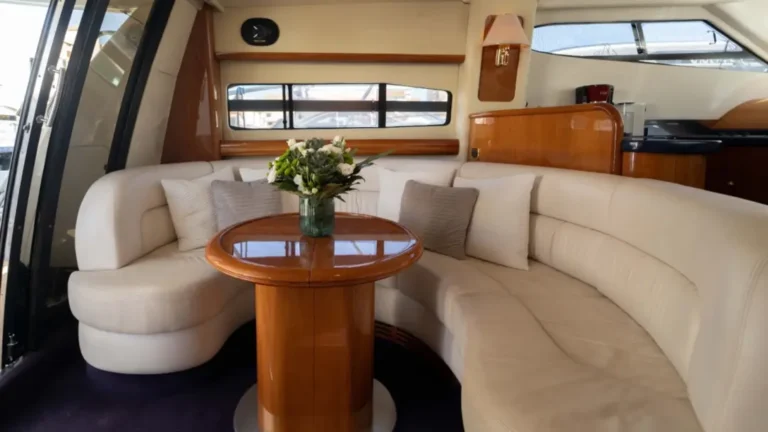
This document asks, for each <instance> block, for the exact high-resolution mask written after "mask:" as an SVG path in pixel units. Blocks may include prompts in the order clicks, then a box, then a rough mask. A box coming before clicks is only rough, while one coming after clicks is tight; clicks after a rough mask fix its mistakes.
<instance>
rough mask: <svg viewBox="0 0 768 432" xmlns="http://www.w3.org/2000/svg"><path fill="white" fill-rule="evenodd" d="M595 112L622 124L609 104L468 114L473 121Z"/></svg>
mask: <svg viewBox="0 0 768 432" xmlns="http://www.w3.org/2000/svg"><path fill="white" fill-rule="evenodd" d="M595 110H599V111H604V112H605V113H606V114H608V115H609V116H610V117H612V118H613V119H614V120H615V121H616V122H620V123H621V124H622V125H623V124H624V119H623V118H622V117H621V113H619V111H618V110H617V109H616V107H614V106H613V105H611V104H609V103H588V104H578V105H563V106H554V107H543V108H523V109H512V110H499V111H486V112H479V113H474V114H470V115H469V118H470V119H475V118H480V117H511V116H532V115H539V114H560V113H575V112H586V111H595ZM622 133H623V131H622Z"/></svg>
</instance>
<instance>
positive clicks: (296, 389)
mask: <svg viewBox="0 0 768 432" xmlns="http://www.w3.org/2000/svg"><path fill="white" fill-rule="evenodd" d="M256 320H257V324H256V329H257V344H258V350H257V357H258V359H257V365H258V371H257V375H258V379H257V383H258V387H259V407H258V410H259V424H260V426H261V428H262V429H261V430H265V431H286V432H293V431H319V432H322V431H327V432H337V431H338V432H347V431H349V432H353V431H354V432H356V431H363V430H366V427H369V426H370V424H371V419H372V405H371V395H372V391H373V341H374V284H373V283H372V282H369V283H365V284H361V285H344V286H339V287H327V288H323V289H319V290H310V289H306V288H297V287H293V288H286V287H276V286H268V285H256Z"/></svg>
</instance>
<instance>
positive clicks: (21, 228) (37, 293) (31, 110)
mask: <svg viewBox="0 0 768 432" xmlns="http://www.w3.org/2000/svg"><path fill="white" fill-rule="evenodd" d="M2 1H3V0H0V3H1V2H2ZM157 5H162V6H161V7H156V6H157ZM172 5H173V1H172V0H167V1H163V2H152V1H146V0H87V1H83V0H77V1H76V0H54V1H52V2H51V5H50V7H49V9H48V13H47V15H46V21H45V24H46V27H44V31H43V36H42V37H41V42H40V46H39V48H38V51H37V53H36V56H35V64H34V66H33V70H34V71H35V74H33V75H32V82H31V83H30V85H29V90H28V94H27V99H26V102H25V110H26V111H25V112H24V114H23V116H22V117H23V118H22V121H21V123H20V124H23V127H22V130H21V131H20V133H19V135H18V137H17V141H16V148H15V151H14V157H13V159H12V161H11V164H10V174H9V179H10V180H9V187H8V190H9V192H12V193H8V194H7V195H8V198H7V199H6V205H5V207H4V217H3V224H4V225H3V226H2V227H1V228H2V231H0V236H2V238H0V242H2V258H3V275H2V280H1V281H0V282H1V283H2V285H0V287H2V288H1V289H2V290H4V292H5V296H6V301H5V302H4V304H5V316H4V317H0V318H2V319H0V322H2V323H3V329H2V334H3V344H2V347H4V352H3V353H2V356H1V357H0V358H2V364H3V365H8V364H12V363H13V362H15V361H16V360H17V359H18V358H19V357H20V356H21V355H23V354H24V353H25V352H26V351H28V350H30V349H36V348H37V347H38V346H39V345H40V344H41V343H42V341H43V340H44V339H45V336H46V335H47V334H50V333H52V332H54V331H56V330H57V329H58V328H61V327H62V326H65V325H67V323H68V322H69V323H73V319H72V317H71V314H70V312H69V307H68V304H67V302H66V286H67V279H68V276H69V274H71V272H73V271H74V270H76V269H77V261H76V258H75V251H74V236H75V220H76V216H77V210H78V208H79V206H80V202H81V201H82V198H83V196H84V195H85V192H86V191H87V189H88V188H89V187H90V185H91V184H92V183H93V182H94V181H96V180H97V179H98V178H100V177H101V176H103V175H104V174H105V172H106V165H107V161H108V158H109V155H110V150H111V148H112V146H113V141H114V139H113V138H114V137H116V136H118V135H119V136H123V132H124V131H122V130H119V129H120V126H122V127H123V128H133V124H129V123H128V122H125V121H121V119H122V118H124V111H126V110H127V109H126V106H129V107H130V104H128V103H126V101H133V100H136V99H138V101H140V100H141V93H142V92H143V88H144V87H143V86H144V84H141V85H137V79H136V78H135V77H137V76H143V80H144V83H145V82H146V78H147V74H148V71H149V69H148V68H149V66H150V65H151V64H152V61H153V59H154V54H155V52H156V50H157V45H158V44H159V39H160V37H161V36H162V32H163V30H164V28H165V23H166V22H167V20H168V16H169V15H170V10H171V7H172ZM0 6H1V5H0ZM147 29H150V30H152V31H151V32H149V33H150V34H151V36H152V37H151V38H148V37H147V36H148V35H147V31H146V30H147ZM137 95H138V96H137ZM118 125H120V126H118ZM0 307H2V306H0Z"/></svg>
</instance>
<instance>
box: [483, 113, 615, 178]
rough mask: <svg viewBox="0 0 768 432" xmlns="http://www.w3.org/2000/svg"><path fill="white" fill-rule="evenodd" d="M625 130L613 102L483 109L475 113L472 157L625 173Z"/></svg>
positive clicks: (484, 159) (522, 163)
mask: <svg viewBox="0 0 768 432" xmlns="http://www.w3.org/2000/svg"><path fill="white" fill-rule="evenodd" d="M623 134H624V123H623V120H622V118H621V114H619V112H618V111H617V110H616V108H615V107H614V106H613V105H610V104H583V105H569V106H560V107H551V108H525V109H518V110H505V111H491V112H485V113H477V114H472V115H470V134H469V142H470V144H469V145H470V152H469V158H470V160H477V161H482V162H500V163H513V164H521V165H537V166H547V167H555V168H566V169H573V170H580V171H592V172H601V173H610V174H621V140H622V138H623ZM473 154H477V157H476V158H474V157H473Z"/></svg>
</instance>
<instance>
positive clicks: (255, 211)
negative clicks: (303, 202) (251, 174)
mask: <svg viewBox="0 0 768 432" xmlns="http://www.w3.org/2000/svg"><path fill="white" fill-rule="evenodd" d="M211 195H212V197H213V212H214V214H215V215H216V225H217V226H218V227H219V229H220V230H221V229H224V228H226V227H228V226H231V225H234V224H236V223H239V222H244V221H247V220H250V219H256V218H260V217H264V216H269V215H273V214H278V213H281V210H282V202H281V201H280V191H279V190H278V189H277V188H276V187H274V186H272V185H271V184H269V183H267V180H266V179H263V180H257V181H252V182H230V181H218V180H217V181H214V182H213V183H211Z"/></svg>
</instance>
